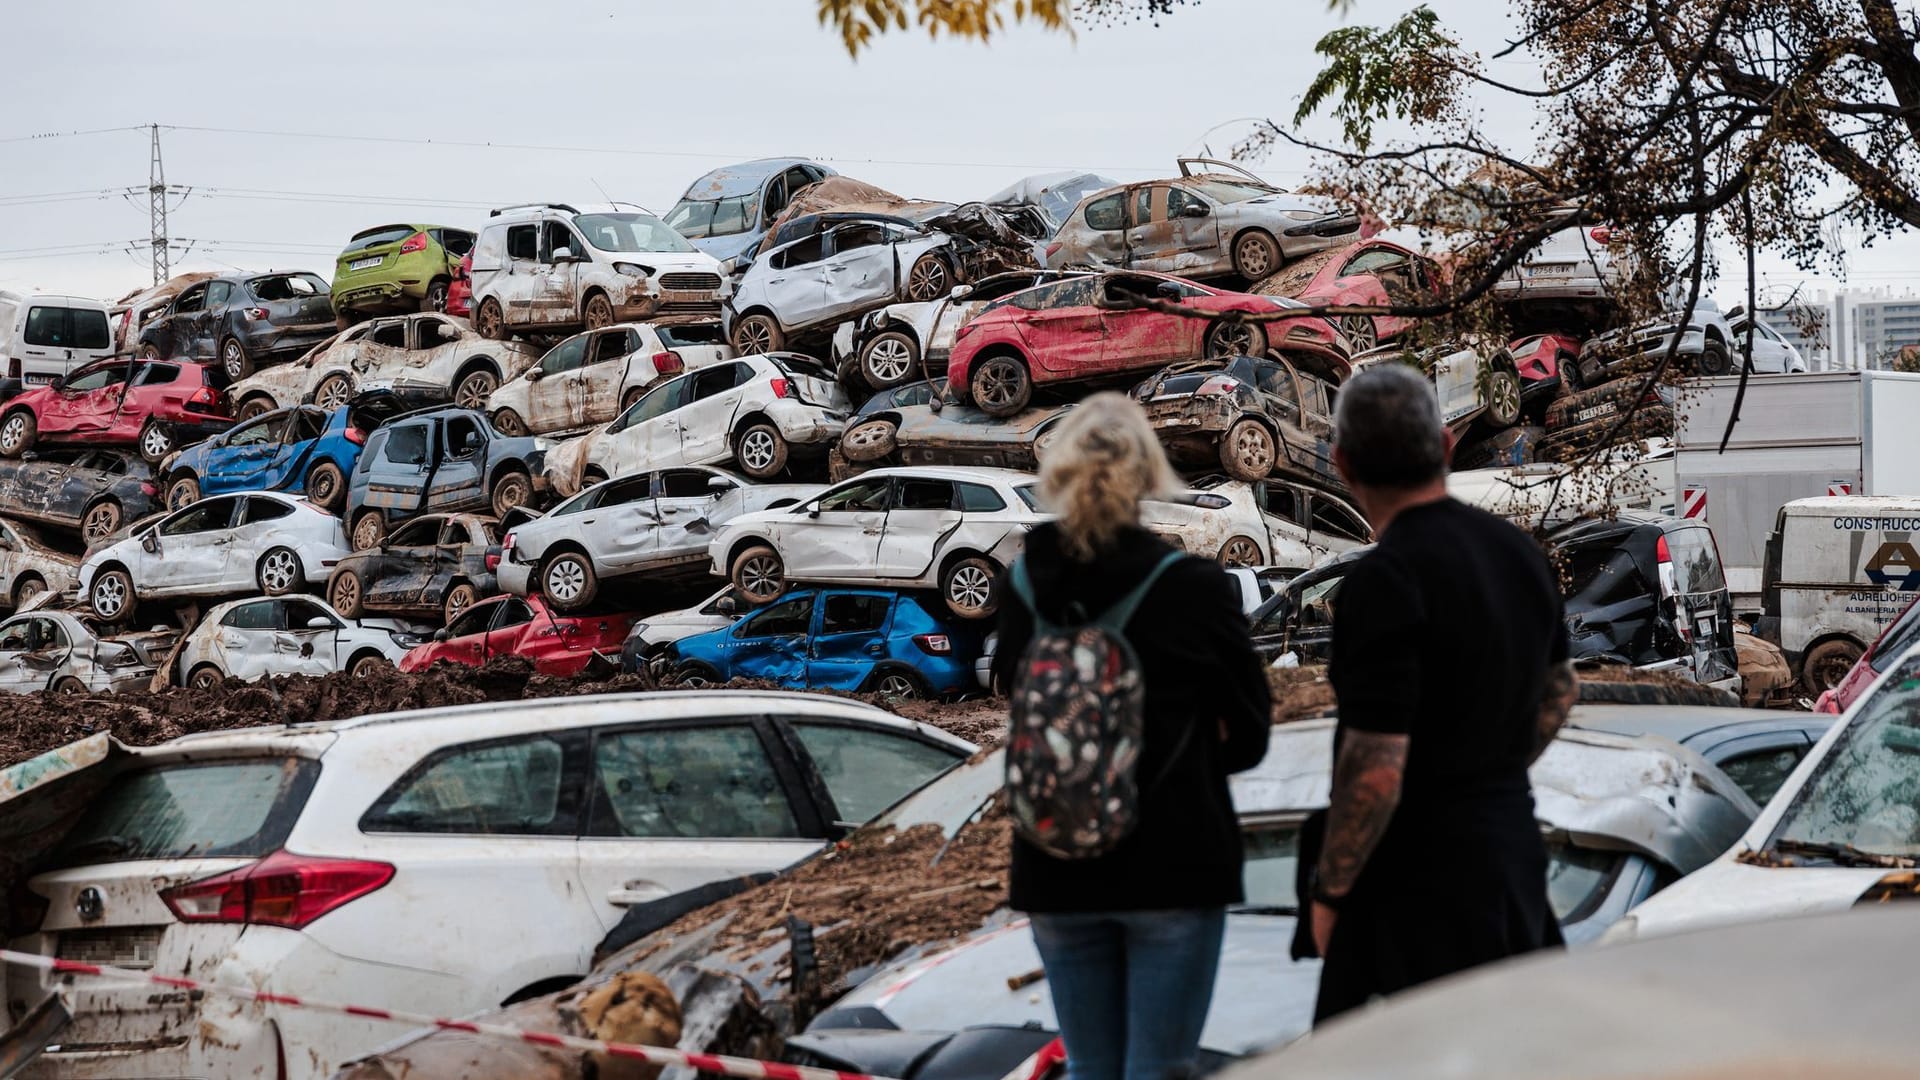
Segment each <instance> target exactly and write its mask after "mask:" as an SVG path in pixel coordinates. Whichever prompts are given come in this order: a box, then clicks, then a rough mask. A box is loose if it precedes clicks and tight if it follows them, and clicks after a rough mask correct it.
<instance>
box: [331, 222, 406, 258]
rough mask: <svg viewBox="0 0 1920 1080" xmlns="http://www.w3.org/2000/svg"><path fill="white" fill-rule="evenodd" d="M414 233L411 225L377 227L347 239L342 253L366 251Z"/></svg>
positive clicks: (403, 238)
mask: <svg viewBox="0 0 1920 1080" xmlns="http://www.w3.org/2000/svg"><path fill="white" fill-rule="evenodd" d="M413 234H414V228H413V226H411V225H391V226H388V227H387V228H384V229H375V230H373V231H371V232H366V233H362V234H360V235H359V236H356V237H354V238H353V239H352V240H349V241H347V246H346V248H345V249H344V250H342V251H341V254H342V255H350V254H352V253H353V252H356V251H365V250H367V249H368V248H370V247H379V246H380V245H381V244H395V243H399V242H400V241H402V240H405V239H406V238H407V237H409V236H412V235H413Z"/></svg>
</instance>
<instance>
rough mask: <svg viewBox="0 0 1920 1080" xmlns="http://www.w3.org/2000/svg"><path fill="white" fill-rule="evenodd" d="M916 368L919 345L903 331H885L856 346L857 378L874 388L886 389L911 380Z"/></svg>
mask: <svg viewBox="0 0 1920 1080" xmlns="http://www.w3.org/2000/svg"><path fill="white" fill-rule="evenodd" d="M919 368H920V346H919V345H918V344H917V343H915V342H914V340H913V335H912V334H909V333H907V332H905V331H903V330H888V331H887V332H886V333H883V334H877V335H875V336H874V338H873V340H872V341H869V342H867V343H866V344H865V345H862V346H860V377H861V378H862V379H865V380H866V383H867V385H868V386H871V387H873V388H874V389H875V390H890V389H892V388H893V387H896V386H902V385H905V384H906V383H908V382H911V381H912V380H913V377H914V375H915V374H916V373H917V372H918V370H919Z"/></svg>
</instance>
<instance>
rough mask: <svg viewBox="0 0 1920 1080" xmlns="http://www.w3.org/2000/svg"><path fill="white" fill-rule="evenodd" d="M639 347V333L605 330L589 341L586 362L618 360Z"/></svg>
mask: <svg viewBox="0 0 1920 1080" xmlns="http://www.w3.org/2000/svg"><path fill="white" fill-rule="evenodd" d="M638 347H639V344H638V335H636V334H635V333H634V332H633V331H632V330H605V331H602V332H600V333H598V334H595V335H593V338H592V339H591V341H590V342H589V343H588V347H587V349H586V362H587V363H589V364H604V363H606V362H607V361H609V360H618V359H620V358H621V357H623V356H625V355H627V354H628V353H630V352H632V351H633V350H634V349H636V348H638ZM542 366H543V367H544V366H545V365H544V364H543V365H542Z"/></svg>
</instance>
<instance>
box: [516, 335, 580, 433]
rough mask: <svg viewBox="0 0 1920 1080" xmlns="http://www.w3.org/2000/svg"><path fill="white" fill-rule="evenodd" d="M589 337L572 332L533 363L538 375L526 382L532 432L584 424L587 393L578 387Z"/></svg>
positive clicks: (528, 417) (528, 414)
mask: <svg viewBox="0 0 1920 1080" xmlns="http://www.w3.org/2000/svg"><path fill="white" fill-rule="evenodd" d="M591 339H592V335H590V334H575V335H574V336H573V337H570V338H568V339H567V340H565V341H563V342H561V343H560V344H558V345H555V346H554V347H553V348H551V349H549V350H547V355H545V356H543V357H541V358H540V362H539V363H538V364H536V365H534V366H533V368H532V371H538V372H539V373H540V374H539V376H538V377H535V378H532V379H530V381H529V382H528V384H527V421H528V423H529V424H531V425H532V426H533V429H534V430H535V431H555V430H562V429H566V428H572V427H579V426H580V425H582V424H585V423H587V419H586V396H585V394H584V393H582V392H581V390H580V380H579V375H580V366H581V365H582V364H584V363H585V362H586V354H587V343H588V342H589V341H590V340H591ZM529 375H531V371H530V372H529Z"/></svg>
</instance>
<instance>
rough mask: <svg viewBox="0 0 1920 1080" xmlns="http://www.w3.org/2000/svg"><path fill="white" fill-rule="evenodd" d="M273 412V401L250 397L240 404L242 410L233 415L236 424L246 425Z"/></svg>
mask: <svg viewBox="0 0 1920 1080" xmlns="http://www.w3.org/2000/svg"><path fill="white" fill-rule="evenodd" d="M272 411H273V399H272V398H264V397H258V396H255V397H250V398H248V399H247V400H245V401H243V402H241V403H240V410H239V411H238V412H236V413H234V414H233V416H234V422H235V423H245V422H246V421H248V420H251V419H253V418H254V417H256V416H265V415H267V414H268V413H270V412H272Z"/></svg>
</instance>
